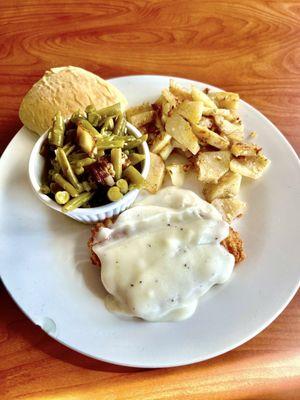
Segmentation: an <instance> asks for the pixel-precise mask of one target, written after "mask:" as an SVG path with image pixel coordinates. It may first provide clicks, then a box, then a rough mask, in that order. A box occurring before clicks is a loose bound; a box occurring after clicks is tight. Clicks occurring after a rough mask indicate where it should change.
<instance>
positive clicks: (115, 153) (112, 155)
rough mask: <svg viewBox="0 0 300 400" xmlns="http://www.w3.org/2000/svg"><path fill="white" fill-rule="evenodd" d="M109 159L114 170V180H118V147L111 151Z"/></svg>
mask: <svg viewBox="0 0 300 400" xmlns="http://www.w3.org/2000/svg"><path fill="white" fill-rule="evenodd" d="M110 158H111V162H112V165H113V167H114V170H115V174H116V175H115V178H116V179H120V178H121V175H122V150H121V149H120V148H119V147H117V148H115V149H111V151H110Z"/></svg>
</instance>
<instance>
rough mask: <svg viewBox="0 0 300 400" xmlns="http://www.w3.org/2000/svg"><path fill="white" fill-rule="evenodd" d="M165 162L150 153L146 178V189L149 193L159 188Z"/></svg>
mask: <svg viewBox="0 0 300 400" xmlns="http://www.w3.org/2000/svg"><path fill="white" fill-rule="evenodd" d="M165 171H166V168H165V163H164V162H163V160H162V158H161V157H160V156H159V155H157V154H154V153H150V170H149V173H148V176H147V179H146V189H147V190H148V192H150V193H156V192H157V191H158V190H159V189H160V188H161V185H162V183H163V180H164V176H165Z"/></svg>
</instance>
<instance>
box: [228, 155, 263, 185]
mask: <svg viewBox="0 0 300 400" xmlns="http://www.w3.org/2000/svg"><path fill="white" fill-rule="evenodd" d="M270 163H271V161H270V160H269V159H268V158H266V157H265V156H264V155H263V154H261V153H259V154H258V155H257V156H250V157H240V158H234V159H232V160H231V161H230V169H231V171H233V172H236V173H238V174H241V175H243V176H246V177H247V178H252V179H258V178H260V177H261V176H262V174H263V173H264V171H265V170H266V168H267V167H268V166H269V164H270Z"/></svg>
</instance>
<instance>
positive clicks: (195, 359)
mask: <svg viewBox="0 0 300 400" xmlns="http://www.w3.org/2000/svg"><path fill="white" fill-rule="evenodd" d="M127 78H130V79H135V78H146V79H151V78H164V79H175V80H176V79H180V80H185V81H188V82H190V83H195V84H198V85H199V84H200V85H204V86H207V87H211V88H213V89H216V90H224V89H220V88H218V87H216V86H213V85H211V84H208V83H205V82H200V81H196V80H193V79H189V78H185V77H181V76H168V75H158V74H133V75H123V76H117V77H113V78H109V79H107V81H109V82H110V83H114V82H113V81H115V80H120V79H127ZM240 102H241V103H243V105H244V106H246V107H248V108H250V110H251V111H254V112H255V113H257V114H258V115H259V117H260V119H263V120H264V122H266V123H267V124H269V125H271V126H272V128H273V129H275V131H276V133H277V134H279V136H280V138H281V140H283V142H285V145H287V148H288V150H289V152H290V153H291V154H293V159H294V160H295V162H296V163H297V164H298V167H300V159H299V157H298V154H297V152H296V150H295V149H294V148H293V146H292V145H291V143H290V142H289V141H288V139H287V138H286V137H285V136H284V135H283V133H282V132H281V131H280V130H279V128H277V127H276V126H275V125H274V123H273V122H272V121H271V120H270V119H269V118H267V117H266V116H265V115H264V114H262V112H261V111H259V110H258V109H256V108H255V107H253V106H252V105H251V104H249V103H247V102H246V101H244V100H242V99H240ZM23 128H24V126H22V127H21V128H20V129H19V130H18V132H17V133H16V134H15V135H14V136H13V137H12V139H11V140H10V142H9V143H8V145H7V146H6V148H5V149H4V151H3V153H2V155H1V159H0V166H2V163H3V161H2V160H3V156H4V155H5V153H6V152H7V151H9V150H10V148H11V147H13V145H14V141H15V140H16V138H17V136H18V134H19V133H20V132H21V131H22V129H23ZM25 129H27V128H25ZM28 131H29V130H28ZM33 134H34V135H36V137H37V139H38V137H39V136H38V135H37V134H35V133H33ZM299 172H300V170H299ZM1 275H2V274H1ZM1 281H2V282H3V285H4V287H5V288H6V290H7V292H8V294H9V296H10V297H11V298H12V299H13V301H14V303H15V304H16V305H17V307H18V308H19V309H20V310H21V311H22V312H23V313H24V314H25V315H26V317H27V318H29V319H30V321H31V322H33V324H35V325H38V324H36V322H35V321H33V319H32V318H31V317H30V316H29V315H28V314H27V312H26V311H25V310H24V309H23V307H22V305H21V304H19V303H18V302H17V301H16V300H15V298H14V296H13V293H12V292H11V291H10V289H9V288H8V286H7V285H6V284H5V282H4V279H3V277H2V276H1ZM299 287H300V274H299V280H298V282H295V285H294V288H293V290H291V291H290V294H289V296H288V298H287V299H286V300H285V301H284V302H283V304H282V305H281V307H280V308H279V309H278V310H277V311H276V313H274V314H273V315H272V316H271V317H270V318H268V319H267V320H266V322H265V323H264V324H262V325H260V327H259V328H258V329H256V330H255V331H254V333H253V332H252V333H251V334H249V335H248V336H246V337H245V338H243V339H242V340H240V341H239V342H235V343H234V344H232V345H229V346H227V347H225V348H223V349H222V350H221V351H217V352H215V353H212V354H210V355H209V356H208V357H207V356H206V357H204V358H203V357H199V356H198V357H197V356H195V357H188V360H189V361H182V362H177V363H176V362H172V363H162V362H160V363H159V364H155V363H141V364H139V363H126V362H119V361H113V360H112V359H109V358H107V357H99V356H95V355H91V354H89V353H86V352H84V351H81V350H78V349H77V348H75V347H74V346H72V345H70V344H67V343H66V342H65V341H64V340H62V339H60V338H57V337H55V335H52V334H51V333H48V332H46V331H45V330H44V332H45V333H47V335H49V336H50V337H51V338H52V339H55V340H56V341H57V342H59V343H60V344H63V345H64V346H66V347H68V348H69V349H71V350H73V351H75V352H77V353H80V354H82V355H84V356H86V357H90V358H92V359H95V360H99V361H102V362H106V363H111V364H115V365H119V366H126V367H132V368H170V367H178V366H183V365H191V364H195V363H198V362H202V361H206V360H209V359H212V358H214V357H217V356H219V355H222V354H225V353H227V352H229V351H231V350H233V349H235V348H238V347H240V346H241V345H243V344H244V343H246V342H248V341H249V340H251V339H252V338H254V337H255V336H257V335H258V334H259V333H261V332H262V331H264V330H265V329H266V328H267V327H268V326H269V325H270V324H271V323H272V322H273V321H274V320H275V319H276V318H277V317H278V316H279V315H280V314H281V313H282V312H283V311H284V310H285V308H286V307H287V306H288V305H289V303H290V302H291V301H292V299H293V298H294V297H295V295H296V293H297V291H298V289H299Z"/></svg>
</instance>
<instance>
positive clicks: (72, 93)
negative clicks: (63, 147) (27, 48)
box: [19, 66, 127, 135]
mask: <svg viewBox="0 0 300 400" xmlns="http://www.w3.org/2000/svg"><path fill="white" fill-rule="evenodd" d="M119 102H120V103H121V105H122V109H123V110H124V109H125V106H126V104H127V100H126V98H125V97H124V95H123V94H122V93H121V92H120V91H119V90H118V89H117V88H115V87H114V86H113V85H112V84H111V83H109V82H107V81H105V80H104V79H102V78H100V77H99V76H97V75H95V74H93V73H91V72H89V71H86V70H85V69H82V68H78V67H72V66H69V67H60V68H51V69H50V71H46V72H45V74H44V76H43V77H42V78H41V79H40V80H39V81H38V82H36V83H35V84H34V85H33V86H32V88H31V89H30V90H29V92H28V93H27V94H26V95H25V97H24V98H23V101H22V103H21V106H20V110H19V116H20V119H21V121H22V122H23V124H24V125H25V126H26V127H27V128H28V129H30V130H32V131H34V132H36V133H38V134H40V135H41V134H42V133H44V132H45V131H46V130H47V129H48V128H49V127H50V126H51V123H52V118H53V117H54V115H55V114H56V113H57V111H61V113H62V115H63V116H64V117H65V118H67V117H70V115H71V114H72V113H73V112H75V111H77V110H80V111H83V110H84V109H85V108H86V106H88V105H89V104H94V105H95V107H96V108H97V109H100V108H103V107H107V106H109V105H112V104H115V103H119Z"/></svg>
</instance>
